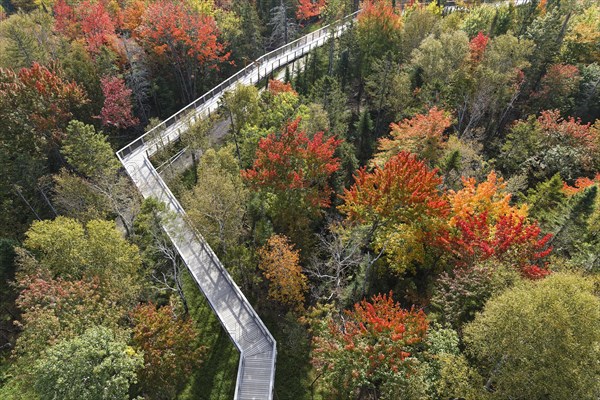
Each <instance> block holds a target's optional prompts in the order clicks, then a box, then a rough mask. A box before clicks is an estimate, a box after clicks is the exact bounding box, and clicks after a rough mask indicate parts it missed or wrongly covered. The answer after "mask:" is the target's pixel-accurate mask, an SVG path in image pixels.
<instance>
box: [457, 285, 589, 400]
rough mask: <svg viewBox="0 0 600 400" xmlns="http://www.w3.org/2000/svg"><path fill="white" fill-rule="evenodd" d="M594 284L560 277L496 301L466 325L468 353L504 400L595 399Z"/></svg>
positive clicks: (491, 388) (512, 291)
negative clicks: (511, 399)
mask: <svg viewBox="0 0 600 400" xmlns="http://www.w3.org/2000/svg"><path fill="white" fill-rule="evenodd" d="M594 293H595V291H594V284H593V283H592V282H591V281H590V280H588V279H585V278H582V277H580V276H577V275H571V274H562V273H557V274H553V275H552V276H550V277H548V278H546V279H544V280H543V281H541V282H526V283H524V284H522V285H518V286H516V287H514V288H513V289H509V290H507V291H505V292H503V293H502V294H500V295H499V296H497V297H494V298H492V299H491V300H489V301H488V303H487V304H486V306H485V309H484V311H483V312H482V313H481V314H478V315H477V317H476V318H475V320H474V321H473V322H472V323H470V324H469V325H467V327H466V328H465V343H466V345H467V352H468V354H470V355H472V356H474V357H475V359H476V360H477V361H478V365H479V368H480V370H481V371H482V375H483V376H484V377H485V378H487V383H486V388H487V389H488V390H489V391H493V392H494V395H495V396H497V397H499V398H528V399H534V398H544V397H546V398H556V399H568V398H581V399H583V398H593V397H594V396H595V394H596V393H598V390H600V388H599V383H598V379H597V377H598V374H599V373H600V370H599V366H598V364H597V359H598V350H599V349H598V347H597V346H596V343H598V341H600V301H599V300H598V297H597V296H596V295H595V294H594Z"/></svg>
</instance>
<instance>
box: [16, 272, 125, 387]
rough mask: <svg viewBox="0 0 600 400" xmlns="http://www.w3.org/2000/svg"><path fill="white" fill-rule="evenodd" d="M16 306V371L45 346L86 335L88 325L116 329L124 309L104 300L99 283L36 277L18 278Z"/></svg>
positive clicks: (26, 368) (25, 369) (91, 280)
mask: <svg viewBox="0 0 600 400" xmlns="http://www.w3.org/2000/svg"><path fill="white" fill-rule="evenodd" d="M17 285H18V287H19V288H20V289H21V292H20V294H19V297H18V298H17V301H16V304H17V307H18V308H19V310H20V311H21V313H22V314H21V319H20V320H19V321H18V322H17V325H18V326H19V327H20V328H21V329H22V332H21V335H20V336H19V338H18V339H17V342H16V345H15V349H14V354H15V355H17V356H18V357H19V359H18V361H17V368H18V369H19V370H23V372H24V373H25V375H27V376H29V375H28V374H29V373H30V371H28V367H29V366H30V364H29V363H31V362H32V361H33V360H35V359H36V358H38V357H39V356H40V355H41V354H42V353H43V351H44V350H45V349H46V348H47V347H48V346H52V345H54V344H56V343H58V342H59V341H60V340H64V339H71V338H74V337H75V336H77V335H81V334H83V333H84V332H85V330H86V329H87V328H89V326H90V325H103V326H106V327H112V328H116V327H117V323H118V321H119V319H120V318H123V317H124V316H125V309H124V308H123V307H122V306H120V305H117V304H115V303H114V302H112V301H110V299H108V298H106V297H104V295H103V294H102V291H101V289H100V280H99V279H97V278H91V279H87V280H74V281H69V280H65V279H63V278H56V279H55V278H51V277H47V276H44V274H38V275H21V276H20V278H19V279H18V281H17Z"/></svg>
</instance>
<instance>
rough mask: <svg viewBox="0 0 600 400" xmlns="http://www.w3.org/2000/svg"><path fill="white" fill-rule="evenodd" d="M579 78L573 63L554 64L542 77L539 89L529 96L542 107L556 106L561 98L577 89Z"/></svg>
mask: <svg viewBox="0 0 600 400" xmlns="http://www.w3.org/2000/svg"><path fill="white" fill-rule="evenodd" d="M580 80H581V76H580V73H579V68H577V67H576V66H575V65H570V64H554V65H552V66H550V68H548V72H547V73H546V74H545V75H544V76H543V77H542V80H541V82H540V90H539V91H537V92H534V93H532V94H531V96H532V98H533V99H535V100H536V101H537V102H539V103H541V104H542V105H543V106H544V108H551V107H555V106H556V107H558V105H560V100H561V99H567V98H568V97H569V96H572V95H573V94H574V93H575V92H576V91H577V90H578V88H579V82H580ZM557 102H558V103H557ZM553 104H554V106H553Z"/></svg>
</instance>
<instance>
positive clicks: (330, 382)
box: [312, 293, 428, 399]
mask: <svg viewBox="0 0 600 400" xmlns="http://www.w3.org/2000/svg"><path fill="white" fill-rule="evenodd" d="M427 328H428V324H427V319H426V316H425V313H424V312H423V311H421V310H416V309H414V308H413V309H411V310H405V309H402V308H401V307H400V305H399V304H398V303H396V302H395V301H394V300H393V298H392V294H391V293H390V294H389V295H386V294H383V295H381V294H379V295H377V296H374V297H373V298H372V299H371V300H370V301H367V300H363V301H361V302H360V303H356V304H355V305H354V307H353V309H351V310H347V311H345V312H344V314H343V317H339V318H336V317H333V316H329V317H328V318H325V319H324V320H322V321H321V322H320V324H319V327H318V328H317V334H316V337H315V338H314V350H313V359H312V362H313V364H314V365H315V366H316V367H317V368H318V370H319V371H321V372H322V373H323V377H322V378H321V379H322V383H321V384H322V385H324V386H325V388H326V389H327V392H328V393H329V394H330V395H331V396H334V397H332V398H338V399H354V398H361V395H364V394H365V393H375V394H376V393H380V391H381V390H385V388H384V387H385V385H386V384H387V383H388V382H390V381H393V380H394V377H395V376H401V377H407V376H409V375H410V374H411V373H412V366H413V365H414V360H413V359H412V357H413V356H414V354H415V353H416V352H417V351H418V346H419V345H420V344H421V343H422V342H423V341H424V340H425V336H426V334H427Z"/></svg>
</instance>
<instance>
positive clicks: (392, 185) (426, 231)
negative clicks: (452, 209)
mask: <svg viewBox="0 0 600 400" xmlns="http://www.w3.org/2000/svg"><path fill="white" fill-rule="evenodd" d="M441 183H442V178H441V177H440V176H439V175H438V171H437V170H435V169H430V168H429V167H427V165H426V164H425V162H424V161H422V160H419V159H418V158H417V156H416V155H414V154H411V153H407V152H400V153H399V154H397V155H396V156H394V157H392V158H391V159H390V160H389V161H388V162H386V163H385V165H383V167H380V166H376V167H375V169H374V170H373V171H372V172H368V171H367V170H366V169H365V168H363V169H361V170H359V171H358V172H357V174H356V176H355V183H354V185H352V187H351V188H350V189H346V190H344V193H343V195H342V196H341V197H342V199H343V201H344V203H343V204H342V205H340V206H339V210H340V211H341V212H343V213H344V214H346V216H347V219H348V220H350V221H352V222H357V223H365V224H371V225H372V227H373V230H374V242H373V244H374V247H375V249H376V250H383V249H385V252H386V254H387V256H388V257H387V258H388V261H389V262H390V265H391V266H392V268H394V269H395V270H396V272H398V273H403V272H404V271H405V270H406V269H408V268H414V267H415V266H418V265H419V264H423V263H424V262H425V257H426V247H427V242H428V241H429V239H431V238H432V237H435V236H436V235H438V231H439V230H440V229H444V225H445V218H446V216H447V214H448V202H447V201H446V199H445V198H444V196H443V194H442V193H441V192H440V190H439V186H440V185H441Z"/></svg>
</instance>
